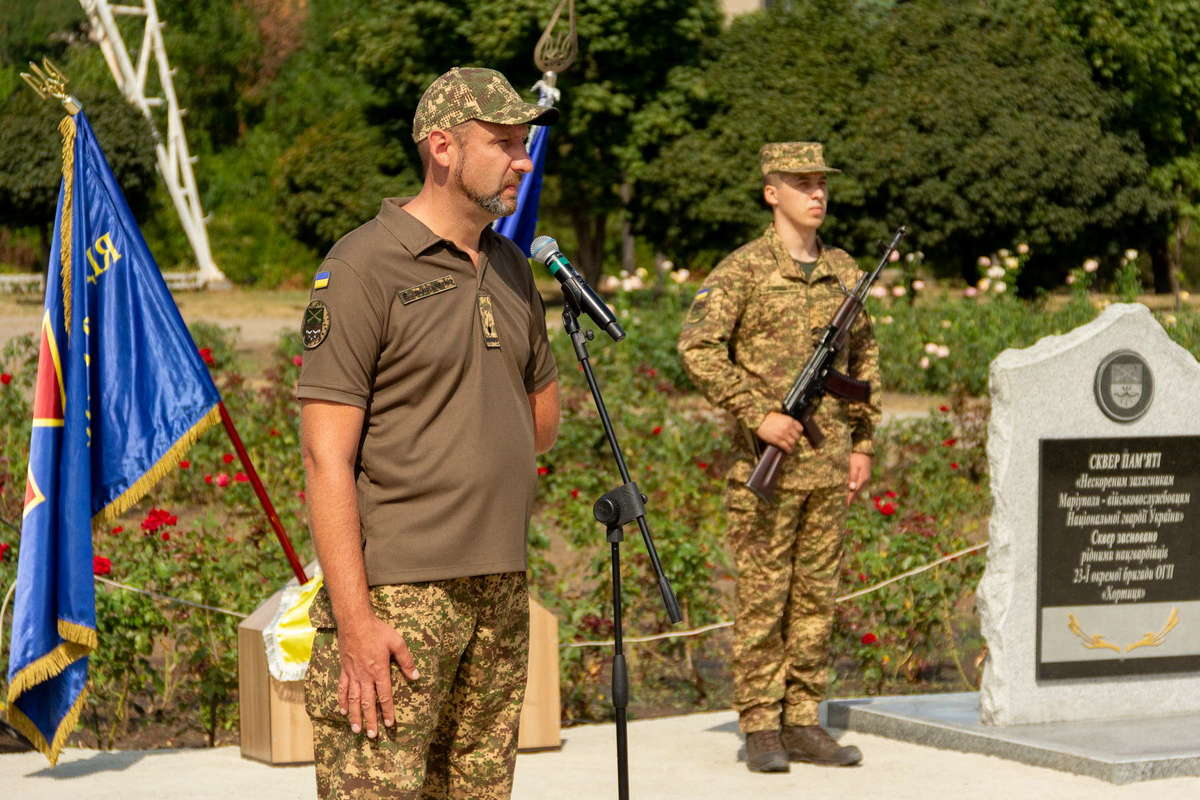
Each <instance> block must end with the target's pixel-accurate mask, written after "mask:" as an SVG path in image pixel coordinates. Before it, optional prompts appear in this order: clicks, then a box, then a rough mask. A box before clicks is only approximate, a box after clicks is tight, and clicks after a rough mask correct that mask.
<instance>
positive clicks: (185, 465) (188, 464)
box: [179, 459, 192, 469]
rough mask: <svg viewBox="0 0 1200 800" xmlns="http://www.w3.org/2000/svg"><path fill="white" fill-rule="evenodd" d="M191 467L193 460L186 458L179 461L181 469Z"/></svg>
mask: <svg viewBox="0 0 1200 800" xmlns="http://www.w3.org/2000/svg"><path fill="white" fill-rule="evenodd" d="M191 467H192V462H190V461H188V460H187V459H184V460H183V461H180V462H179V468H180V469H191Z"/></svg>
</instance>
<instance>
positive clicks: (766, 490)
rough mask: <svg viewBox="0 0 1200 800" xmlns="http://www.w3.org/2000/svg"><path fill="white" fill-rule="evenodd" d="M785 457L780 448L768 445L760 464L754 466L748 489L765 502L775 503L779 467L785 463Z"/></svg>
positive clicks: (759, 461) (747, 483) (747, 482)
mask: <svg viewBox="0 0 1200 800" xmlns="http://www.w3.org/2000/svg"><path fill="white" fill-rule="evenodd" d="M783 456H784V452H783V451H782V450H780V449H779V448H778V447H776V446H775V445H773V444H769V445H767V446H766V449H764V450H763V454H762V456H760V457H759V459H758V463H757V464H755V465H754V471H753V472H751V473H750V480H748V481H746V488H747V489H749V490H750V491H752V492H754V493H755V494H756V495H758V497H759V499H761V500H764V501H765V502H768V503H773V502H775V479H776V478H777V477H779V475H778V473H779V465H780V464H782V463H783Z"/></svg>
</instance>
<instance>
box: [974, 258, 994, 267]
mask: <svg viewBox="0 0 1200 800" xmlns="http://www.w3.org/2000/svg"><path fill="white" fill-rule="evenodd" d="M975 263H976V264H978V265H979V268H980V269H984V268H985V267H990V266H991V265H992V260H991V259H990V258H988V257H987V256H980V257H979V260H978V261H976V262H975Z"/></svg>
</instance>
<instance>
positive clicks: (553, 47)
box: [533, 0, 579, 87]
mask: <svg viewBox="0 0 1200 800" xmlns="http://www.w3.org/2000/svg"><path fill="white" fill-rule="evenodd" d="M564 6H565V7H566V8H567V28H566V30H562V31H560V30H556V27H557V26H558V22H559V17H560V16H561V15H562V11H563V7H564ZM577 55H579V36H578V34H577V33H576V32H575V0H559V2H558V5H556V6H555V7H554V13H553V14H551V15H550V22H549V24H547V25H546V29H545V30H544V31H542V35H541V38H539V39H538V41H537V45H536V46H535V47H534V48H533V63H534V64H536V65H537V68H538V69H540V70H541V71H542V73H543V78H542V79H543V80H545V81H546V83H547V85H549V86H551V87H552V86H554V78H555V77H556V76H557V75H558V74H559V73H561V72H563V71H564V70H566V69H568V68H569V67H570V66H571V65H572V64H574V63H575V57H576V56H577Z"/></svg>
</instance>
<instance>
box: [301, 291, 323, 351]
mask: <svg viewBox="0 0 1200 800" xmlns="http://www.w3.org/2000/svg"><path fill="white" fill-rule="evenodd" d="M300 331H301V333H302V334H303V337H304V347H305V349H307V350H312V349H313V348H314V347H320V346H321V342H323V341H325V337H326V336H328V335H329V307H328V306H327V305H325V304H324V303H322V302H321V301H320V300H313V301H312V302H311V303H309V304H308V307H307V308H305V309H304V324H302V325H301V326H300Z"/></svg>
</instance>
